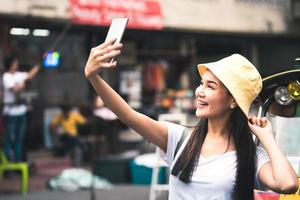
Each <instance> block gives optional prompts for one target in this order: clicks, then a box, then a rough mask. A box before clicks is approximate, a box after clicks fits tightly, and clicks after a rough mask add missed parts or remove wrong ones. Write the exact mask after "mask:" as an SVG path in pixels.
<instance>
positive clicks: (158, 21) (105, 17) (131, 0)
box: [69, 0, 163, 29]
mask: <svg viewBox="0 0 300 200" xmlns="http://www.w3.org/2000/svg"><path fill="white" fill-rule="evenodd" d="M69 2H70V8H71V10H70V11H71V12H70V14H71V20H72V21H73V22H74V23H77V24H90V25H103V26H108V25H109V24H110V23H111V20H112V19H113V18H118V17H127V18H129V23H128V27H129V28H136V29H162V28H163V22H162V14H161V8H160V4H159V2H158V1H155V0H69Z"/></svg>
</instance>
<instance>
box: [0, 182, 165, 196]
mask: <svg viewBox="0 0 300 200" xmlns="http://www.w3.org/2000/svg"><path fill="white" fill-rule="evenodd" d="M95 194H96V198H95V199H93V200H148V199H149V187H148V186H132V185H117V186H115V187H114V188H113V189H111V190H96V191H95ZM1 199H3V200H92V199H91V194H90V191H77V192H55V191H50V190H45V189H44V190H42V191H30V192H29V193H28V195H27V196H26V197H23V196H21V195H16V194H14V195H2V194H1ZM164 199H165V200H166V199H167V198H164Z"/></svg>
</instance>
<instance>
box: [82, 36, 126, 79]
mask: <svg viewBox="0 0 300 200" xmlns="http://www.w3.org/2000/svg"><path fill="white" fill-rule="evenodd" d="M115 41H116V39H112V40H108V41H106V42H104V43H103V44H101V45H99V46H97V47H94V48H92V49H91V52H90V55H89V58H88V60H87V63H86V65H85V69H84V73H85V76H86V78H90V77H92V76H93V75H97V74H98V73H99V72H100V71H101V70H102V69H103V68H112V67H115V66H117V62H116V61H114V62H110V61H111V59H113V58H115V57H116V56H118V55H119V54H120V53H121V48H122V44H120V43H117V44H114V42H115Z"/></svg>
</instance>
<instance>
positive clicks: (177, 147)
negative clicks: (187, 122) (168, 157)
mask: <svg viewBox="0 0 300 200" xmlns="http://www.w3.org/2000/svg"><path fill="white" fill-rule="evenodd" d="M192 130H193V129H192V128H185V129H184V131H183V133H182V135H181V137H180V140H179V141H178V143H177V145H176V149H175V152H174V157H173V159H174V158H175V156H176V154H177V152H178V150H179V148H180V147H181V145H182V143H183V141H184V140H185V138H186V137H187V136H188V134H190V133H191V132H192Z"/></svg>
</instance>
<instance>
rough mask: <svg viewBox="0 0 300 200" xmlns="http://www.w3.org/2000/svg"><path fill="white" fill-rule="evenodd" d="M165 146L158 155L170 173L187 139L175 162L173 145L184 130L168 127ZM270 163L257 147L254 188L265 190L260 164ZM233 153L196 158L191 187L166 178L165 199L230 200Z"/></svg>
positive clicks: (176, 126)
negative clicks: (259, 177)
mask: <svg viewBox="0 0 300 200" xmlns="http://www.w3.org/2000/svg"><path fill="white" fill-rule="evenodd" d="M167 126H168V146H167V152H166V153H164V152H162V151H160V155H161V157H162V159H163V160H164V161H165V162H166V163H167V164H168V165H169V166H170V169H172V167H173V165H174V163H175V162H174V161H175V160H177V158H178V156H179V155H180V154H181V152H182V150H183V149H184V146H185V145H186V143H187V141H188V139H189V136H188V137H187V138H186V139H185V140H184V142H183V143H182V145H181V147H180V148H179V150H178V152H177V154H176V157H175V159H173V158H174V153H175V149H176V145H177V143H178V141H179V140H180V138H181V135H182V133H183V130H184V128H185V127H183V126H181V125H177V124H173V123H168V122H167ZM268 161H270V159H269V156H268V155H267V153H266V152H265V150H264V149H263V148H261V147H257V170H256V177H255V188H257V189H265V188H264V187H263V186H262V185H261V184H260V183H259V180H258V171H259V169H260V168H261V166H262V165H263V164H265V163H266V162H268ZM236 165H237V162H236V152H235V151H231V152H226V153H224V154H221V155H215V156H211V157H207V158H206V157H203V156H200V158H199V162H198V165H197V167H196V170H195V171H194V173H193V176H192V178H191V183H189V184H186V183H183V182H182V181H180V180H179V179H178V178H177V177H176V176H173V175H171V174H170V178H169V199H171V200H179V199H185V200H189V199H191V200H192V199H193V200H194V199H198V200H231V194H232V192H233V189H234V183H235V176H236Z"/></svg>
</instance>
